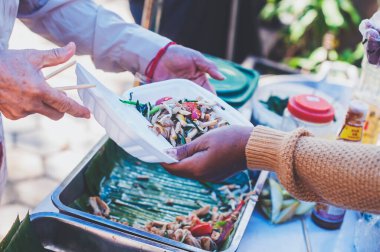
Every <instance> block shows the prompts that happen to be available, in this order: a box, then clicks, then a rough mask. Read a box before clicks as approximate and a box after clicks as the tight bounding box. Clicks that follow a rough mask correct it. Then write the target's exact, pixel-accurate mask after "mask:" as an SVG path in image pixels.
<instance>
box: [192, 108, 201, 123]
mask: <svg viewBox="0 0 380 252" xmlns="http://www.w3.org/2000/svg"><path fill="white" fill-rule="evenodd" d="M200 117H201V111H200V110H199V109H197V108H195V109H193V110H192V111H191V119H192V120H198V119H199V118H200Z"/></svg>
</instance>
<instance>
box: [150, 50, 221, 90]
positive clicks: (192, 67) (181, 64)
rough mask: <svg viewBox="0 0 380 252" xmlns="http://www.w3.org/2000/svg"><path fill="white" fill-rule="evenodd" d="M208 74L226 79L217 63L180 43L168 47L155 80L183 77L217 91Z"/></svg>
mask: <svg viewBox="0 0 380 252" xmlns="http://www.w3.org/2000/svg"><path fill="white" fill-rule="evenodd" d="M206 74H209V75H210V76H211V77H212V78H214V79H216V80H224V79H225V77H224V76H223V75H222V74H221V73H220V72H219V71H218V68H217V67H216V65H215V64H214V63H213V62H211V61H210V60H208V59H206V58H205V57H204V56H203V55H202V54H201V53H200V52H198V51H195V50H192V49H190V48H186V47H183V46H180V45H173V46H170V47H169V48H168V50H167V51H166V52H165V54H164V55H163V56H162V58H161V60H160V61H159V63H158V64H157V68H156V70H155V72H154V74H153V81H162V80H168V79H173V78H183V79H188V80H191V81H194V82H195V83H197V84H198V85H200V86H202V87H204V88H206V89H207V90H210V91H211V92H215V91H214V88H213V87H212V86H211V84H210V82H209V80H208V78H207V75H206Z"/></svg>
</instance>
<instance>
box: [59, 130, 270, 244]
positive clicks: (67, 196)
mask: <svg viewBox="0 0 380 252" xmlns="http://www.w3.org/2000/svg"><path fill="white" fill-rule="evenodd" d="M107 141H110V140H109V139H108V138H107V137H104V138H102V139H101V140H100V141H99V142H98V143H97V144H96V145H95V147H94V148H93V149H92V150H91V151H90V152H89V153H88V154H87V155H86V156H85V158H84V159H83V160H82V162H81V163H80V164H79V165H78V166H77V167H76V168H75V169H74V170H73V171H72V172H71V174H69V176H68V177H67V178H66V179H65V180H64V181H63V182H62V183H61V184H60V185H59V186H58V187H57V189H56V190H55V191H54V192H53V194H52V202H53V204H54V205H55V206H56V207H57V208H58V210H59V211H60V212H61V213H65V214H68V215H71V216H75V217H77V218H80V219H82V220H86V221H88V222H91V223H97V224H99V225H102V226H105V227H109V228H112V229H113V230H117V231H121V232H123V233H126V234H131V235H133V236H137V237H141V238H144V239H148V240H150V241H154V242H155V243H158V244H162V245H166V246H170V247H171V248H173V250H168V251H176V250H177V249H181V250H185V251H204V250H201V249H198V248H195V247H193V246H189V245H187V244H184V243H180V242H177V241H174V240H171V239H168V238H165V237H161V236H158V235H153V234H150V233H148V232H145V231H142V230H139V229H136V228H133V227H130V226H125V225H122V224H119V223H116V222H112V221H110V220H107V219H104V218H101V217H99V216H95V215H92V214H90V213H87V212H83V211H80V210H77V209H75V208H73V207H70V205H71V204H72V203H73V202H74V201H75V200H76V199H77V198H79V197H80V196H81V195H82V194H83V193H84V192H85V190H86V185H85V183H86V182H85V177H84V173H85V171H86V169H88V168H89V165H90V164H91V161H92V160H93V159H94V158H95V157H96V158H99V156H100V157H101V153H102V152H104V149H105V148H106V147H105V146H106V143H107ZM104 158H107V157H104ZM267 174H268V173H267V172H261V173H260V174H259V175H258V178H257V182H256V184H255V187H254V190H255V191H256V192H257V193H258V194H259V193H260V192H261V190H262V188H263V185H264V182H265V180H266V177H267ZM257 200H258V196H257V195H253V196H251V198H250V200H249V201H248V203H247V204H246V207H245V210H244V212H243V213H242V214H241V218H240V221H239V223H238V225H237V227H236V232H235V233H234V235H233V237H232V241H231V244H230V246H229V247H228V248H227V249H226V250H224V251H228V252H231V251H236V250H237V248H238V246H239V243H240V241H241V239H242V237H243V234H244V231H245V228H246V226H247V224H248V222H249V219H250V217H251V215H252V213H253V210H254V207H255V205H256V202H257Z"/></svg>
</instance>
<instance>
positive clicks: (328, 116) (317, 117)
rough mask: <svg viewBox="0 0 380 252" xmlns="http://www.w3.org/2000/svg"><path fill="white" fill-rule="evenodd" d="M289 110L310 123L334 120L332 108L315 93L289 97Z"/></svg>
mask: <svg viewBox="0 0 380 252" xmlns="http://www.w3.org/2000/svg"><path fill="white" fill-rule="evenodd" d="M288 110H289V112H290V113H291V114H292V115H293V116H294V117H297V118H298V119H301V120H303V121H306V122H311V123H329V122H332V121H333V120H334V108H333V106H331V104H330V103H329V102H328V101H326V100H325V99H323V98H321V97H319V96H316V95H309V94H305V95H297V96H293V97H291V98H290V99H289V102H288Z"/></svg>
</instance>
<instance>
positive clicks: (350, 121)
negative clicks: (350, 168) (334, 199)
mask: <svg viewBox="0 0 380 252" xmlns="http://www.w3.org/2000/svg"><path fill="white" fill-rule="evenodd" d="M367 113H368V105H367V104H365V103H363V102H361V101H358V100H353V101H351V102H350V107H349V109H348V112H347V115H346V120H345V122H344V125H343V127H342V129H341V130H340V132H339V135H338V137H337V140H340V141H348V142H358V143H360V142H361V140H362V136H363V126H364V123H365V119H366V116H367ZM345 213H346V210H345V209H342V208H339V207H335V206H331V205H328V204H324V203H317V205H316V206H315V207H314V209H313V212H312V213H311V218H312V220H313V221H314V222H315V224H317V225H318V226H320V227H322V228H326V229H338V228H340V226H341V225H342V223H343V219H344V214H345Z"/></svg>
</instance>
